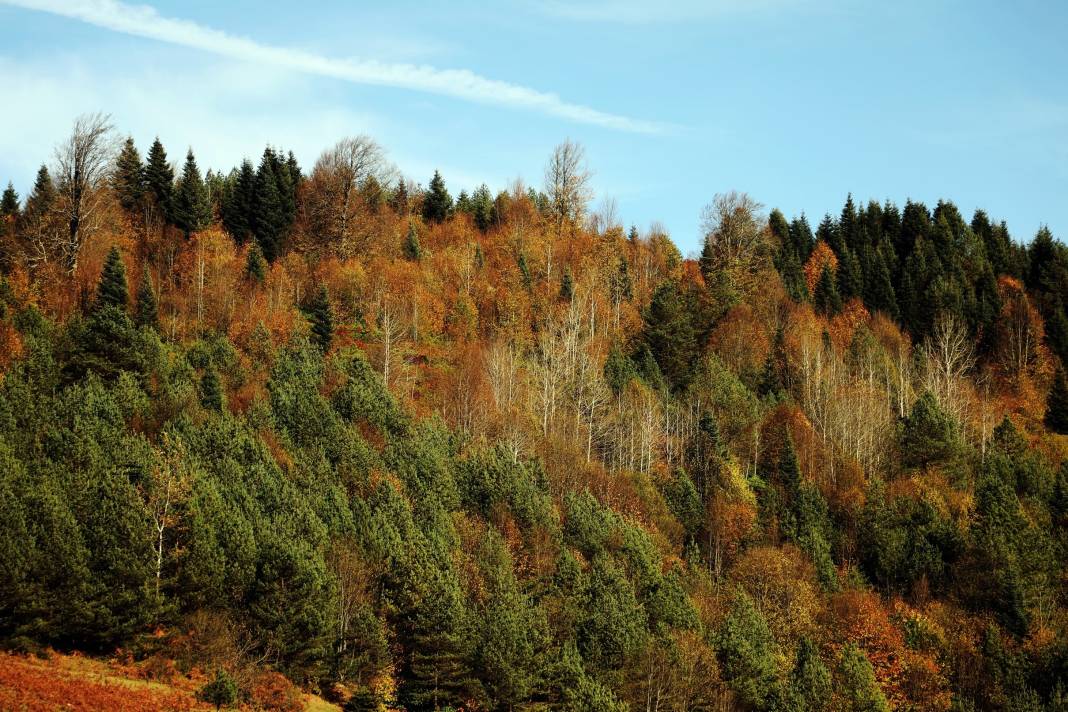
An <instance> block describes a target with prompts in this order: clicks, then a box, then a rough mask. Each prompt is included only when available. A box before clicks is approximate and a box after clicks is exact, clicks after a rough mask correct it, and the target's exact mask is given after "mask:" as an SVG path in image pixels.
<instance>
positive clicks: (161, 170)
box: [145, 136, 174, 222]
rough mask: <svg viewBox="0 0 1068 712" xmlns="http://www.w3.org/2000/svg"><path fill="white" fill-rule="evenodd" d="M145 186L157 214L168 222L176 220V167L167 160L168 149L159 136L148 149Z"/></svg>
mask: <svg viewBox="0 0 1068 712" xmlns="http://www.w3.org/2000/svg"><path fill="white" fill-rule="evenodd" d="M145 187H146V189H147V193H148V196H149V197H150V198H151V200H152V202H153V204H154V206H155V209H156V211H157V214H158V215H159V216H160V217H161V218H162V219H163V220H165V221H166V222H173V220H174V169H173V168H171V164H170V162H169V161H168V160H167V151H165V150H164V148H163V144H162V143H160V140H159V137H158V136H157V137H156V140H155V141H153V142H152V146H151V148H149V149H148V162H147V164H146V165H145Z"/></svg>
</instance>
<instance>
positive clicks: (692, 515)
mask: <svg viewBox="0 0 1068 712" xmlns="http://www.w3.org/2000/svg"><path fill="white" fill-rule="evenodd" d="M662 492H663V494H664V500H665V501H666V502H667V504H668V508H669V509H670V510H671V513H672V514H673V515H674V516H675V519H677V520H678V521H679V524H681V525H682V528H683V529H684V530H685V531H686V535H687V536H688V537H689V538H690V539H694V538H696V537H697V535H698V533H699V532H700V529H701V527H702V526H703V525H704V521H705V508H704V504H703V503H702V501H701V495H700V494H698V492H697V488H696V487H694V484H693V480H691V479H690V477H689V475H687V474H686V470H683V469H681V468H680V469H677V470H675V475H674V477H671V478H670V479H668V480H666V481H665V482H664V483H663V485H662Z"/></svg>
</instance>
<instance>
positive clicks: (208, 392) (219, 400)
mask: <svg viewBox="0 0 1068 712" xmlns="http://www.w3.org/2000/svg"><path fill="white" fill-rule="evenodd" d="M200 404H201V405H202V406H204V408H205V410H210V411H213V412H216V413H221V412H222V408H223V389H222V383H220V382H219V374H218V373H216V372H215V369H214V368H208V369H207V370H205V371H204V375H203V376H202V377H201V379H200Z"/></svg>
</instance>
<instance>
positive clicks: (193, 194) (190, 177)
mask: <svg viewBox="0 0 1068 712" xmlns="http://www.w3.org/2000/svg"><path fill="white" fill-rule="evenodd" d="M210 223H211V201H210V200H209V199H208V191H207V188H206V187H205V185H204V179H203V178H201V176H200V169H199V168H198V167H197V161H196V158H194V157H193V151H192V150H190V151H189V152H188V153H187V154H186V156H185V166H183V168H182V178H181V180H179V182H178V190H177V193H176V194H175V196H174V224H175V225H176V226H177V227H178V228H180V229H181V230H183V231H184V232H185V236H186V239H189V236H190V235H192V234H193V233H194V232H199V231H200V230H203V229H204V228H205V227H207V226H208V225H209V224H210Z"/></svg>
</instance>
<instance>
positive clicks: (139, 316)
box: [134, 268, 159, 330]
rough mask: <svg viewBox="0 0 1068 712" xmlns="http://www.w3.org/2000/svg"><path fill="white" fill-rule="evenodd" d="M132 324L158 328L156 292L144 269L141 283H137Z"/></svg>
mask: <svg viewBox="0 0 1068 712" xmlns="http://www.w3.org/2000/svg"><path fill="white" fill-rule="evenodd" d="M134 324H136V325H137V326H138V327H140V328H143V329H157V330H158V329H159V305H158V303H157V302H156V292H155V290H153V289H152V277H151V276H150V275H149V274H148V269H147V268H146V269H145V272H144V274H142V275H141V283H140V284H138V285H137V310H136V311H135V312H134Z"/></svg>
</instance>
